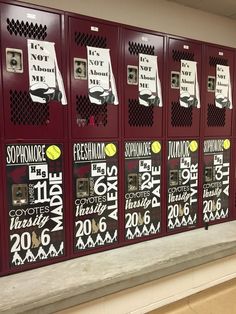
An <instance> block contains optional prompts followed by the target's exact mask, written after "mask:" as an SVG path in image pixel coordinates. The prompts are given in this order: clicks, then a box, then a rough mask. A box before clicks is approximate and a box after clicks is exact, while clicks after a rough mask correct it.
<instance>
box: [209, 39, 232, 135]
mask: <svg viewBox="0 0 236 314" xmlns="http://www.w3.org/2000/svg"><path fill="white" fill-rule="evenodd" d="M217 66H218V68H219V70H221V67H220V66H229V71H230V81H231V89H232V90H233V86H234V85H233V83H234V78H233V73H234V51H233V50H232V49H227V48H225V47H220V46H214V45H206V46H205V55H204V69H205V72H204V77H205V80H204V81H205V83H204V87H203V93H204V96H203V112H204V117H205V119H204V135H205V136H230V135H231V134H232V115H233V110H231V109H230V108H229V106H228V105H227V102H225V104H223V103H224V99H223V102H222V103H221V104H218V105H216V102H215V99H216V97H218V96H220V95H221V93H220V92H219V93H218V92H217V91H216V90H215V89H216V69H217ZM218 75H219V76H220V72H219V73H218ZM221 83H223V84H225V81H224V80H223V81H222V82H221ZM227 94H229V93H227ZM231 95H232V93H231ZM228 96H229V95H228Z"/></svg>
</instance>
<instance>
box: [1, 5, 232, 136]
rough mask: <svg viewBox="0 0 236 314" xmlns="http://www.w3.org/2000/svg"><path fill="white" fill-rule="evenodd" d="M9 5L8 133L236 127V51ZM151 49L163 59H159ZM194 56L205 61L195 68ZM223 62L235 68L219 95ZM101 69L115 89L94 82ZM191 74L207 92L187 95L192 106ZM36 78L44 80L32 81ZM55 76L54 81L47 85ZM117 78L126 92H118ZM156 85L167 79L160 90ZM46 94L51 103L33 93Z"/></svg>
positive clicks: (205, 131) (200, 132)
mask: <svg viewBox="0 0 236 314" xmlns="http://www.w3.org/2000/svg"><path fill="white" fill-rule="evenodd" d="M3 2H4V1H3ZM0 6H1V7H0V11H1V55H2V62H1V67H2V71H1V79H2V86H3V89H2V90H1V92H0V93H1V94H2V95H1V99H2V101H1V116H2V117H3V121H4V123H3V124H2V127H1V136H2V138H5V139H15V138H21V139H32V138H37V139H40V138H42V139H45V138H48V136H50V137H51V138H57V139H63V138H65V137H67V136H71V138H73V139H80V140H81V139H85V138H87V137H89V138H115V137H119V136H124V137H125V138H132V137H135V138H148V137H156V136H158V137H161V138H163V137H165V136H168V137H181V136H185V134H188V136H195V137H196V136H213V137H214V136H234V135H235V128H234V126H233V111H234V110H233V101H232V99H231V100H230V98H231V96H230V95H233V94H234V93H235V92H236V91H235V89H234V72H235V62H234V60H235V49H232V48H228V47H221V46H217V45H214V44H208V43H203V42H199V41H195V40H191V39H186V38H177V37H174V36H170V35H165V34H160V33H157V32H152V31H147V30H142V29H137V28H134V27H129V26H123V25H120V24H116V23H110V22H107V21H102V20H98V19H93V18H89V17H83V16H79V15H75V14H70V13H66V14H65V13H63V12H60V11H50V10H47V11H45V9H42V8H38V9H36V8H35V7H34V8H32V7H31V8H29V7H24V6H22V5H11V4H7V3H0ZM64 17H65V18H64ZM29 40H30V41H29ZM42 42H45V43H46V42H47V43H53V45H54V48H55V54H56V59H57V61H56V62H57V64H58V68H59V69H60V70H61V73H62V78H63V81H64V85H65V94H66V97H67V101H68V105H67V106H63V105H61V102H62V101H61V97H62V96H61V89H60V88H59V89H58V88H56V87H58V85H60V84H59V80H60V77H59V76H60V74H59V72H58V71H57V69H58V68H57V67H55V68H54V69H50V68H48V67H46V64H47V63H50V62H49V61H48V59H47V58H48V56H46V55H45V54H40V53H39V52H40V49H41V50H42V49H44V52H45V49H46V48H45V47H47V46H46V45H45V46H44V48H43V47H40V43H42ZM29 45H30V46H31V47H29ZM89 47H90V48H89ZM96 48H97V49H96ZM104 51H105V52H106V55H105V52H104ZM101 53H104V55H103V56H101V55H100V54H101ZM92 54H93V56H94V58H92ZM152 57H157V59H156V61H155V60H154V59H152ZM153 60H154V61H153ZM34 61H35V63H34ZM152 61H153V62H154V63H153V64H152V65H151V66H150V62H152ZM184 61H185V64H184ZM40 62H41V63H40ZM155 62H156V63H155ZM191 62H194V63H191ZM42 64H44V65H45V66H44V67H43V66H42ZM189 64H191V66H192V65H193V64H196V69H195V70H193V69H191V71H193V72H192V73H190V72H191V71H190V69H189ZM40 65H41V66H40ZM184 66H185V67H187V68H185V70H187V71H185V76H183V73H184ZM220 66H222V67H224V69H225V67H226V68H227V69H228V71H229V72H228V75H227V78H226V79H225V78H224V79H223V81H221V82H219V85H218V88H219V87H220V85H223V86H224V87H225V85H227V84H228V85H227V88H224V87H222V88H223V89H224V93H223V94H221V93H220V92H219V95H217V93H216V83H217V78H218V77H219V76H220V74H219V73H220V72H219V73H218V74H217V70H218V71H221V70H222V69H221V68H220ZM40 67H41V72H40V71H39V70H40ZM155 67H157V69H154V68H155ZM105 69H107V73H105V72H104V71H105ZM99 71H100V72H99ZM149 71H150V72H152V74H150V75H151V76H150V75H149V76H148V72H149ZM153 71H154V72H155V71H156V72H155V73H153ZM188 71H190V72H188ZM194 71H195V72H194ZM29 72H30V75H31V77H30V78H29ZM44 72H45V73H44ZM49 72H50V73H49ZM39 73H41V74H39ZM42 73H43V75H42ZM91 73H92V74H91ZM99 73H100V76H101V77H102V76H107V77H109V78H108V80H107V81H106V82H105V83H104V84H105V85H108V86H107V90H106V89H105V88H104V86H100V89H96V88H89V87H91V86H92V87H94V84H95V82H96V81H97V82H98V81H99V80H98V77H99ZM145 73H146V74H145ZM188 73H189V79H191V80H194V84H193V85H192V89H193V90H195V92H196V89H197V88H198V85H199V97H195V96H196V95H191V93H187V95H186V94H182V95H183V97H182V102H185V105H184V106H183V105H181V102H180V93H181V86H180V85H181V78H182V81H184V82H185V83H186V81H187V79H186V78H188ZM193 73H194V75H195V77H194V78H193V75H192V74H193ZM156 74H158V77H156V78H155V79H154V76H155V75H156ZM50 75H51V76H50ZM222 75H223V76H225V72H223V73H222ZM183 77H184V78H183ZM45 78H46V79H45ZM113 78H114V80H113ZM31 80H32V81H34V82H37V83H38V84H35V85H34V86H33V85H31V83H32V82H30V81H31ZM50 80H52V81H53V83H51V84H52V85H53V88H52V86H48V84H49V83H48V82H49V81H50ZM152 80H154V82H152ZM227 80H228V82H226V81H227ZM114 82H115V84H116V92H117V97H114V93H113V94H109V92H110V91H112V90H113V91H114ZM46 83H48V84H46ZM93 83H94V84H93ZM98 84H99V83H98ZM155 84H156V85H158V84H159V86H156V90H155V91H154V90H153V89H155V87H154V85H155ZM36 85H38V87H37V91H36V90H35V88H36V87H35V86H36ZM142 88H143V89H142ZM182 89H183V91H184V89H186V86H183V87H182ZM193 90H192V92H193ZM142 92H143V93H142ZM149 93H150V94H149ZM154 94H155V95H154ZM225 94H227V95H225ZM229 94H230V95H229ZM218 96H219V97H221V98H219V99H218V100H219V101H218V105H216V101H217V97H218ZM227 96H228V98H227ZM37 97H38V98H37ZM40 97H41V99H42V98H43V99H44V103H42V102H40V101H38V102H37V101H35V100H32V99H36V100H37V99H38V100H39V99H40ZM194 97H195V98H196V99H194ZM114 98H117V99H115V100H114ZM93 99H95V103H93ZM142 102H144V104H145V102H146V105H143V104H140V103H142ZM114 103H116V104H114ZM117 103H118V104H117Z"/></svg>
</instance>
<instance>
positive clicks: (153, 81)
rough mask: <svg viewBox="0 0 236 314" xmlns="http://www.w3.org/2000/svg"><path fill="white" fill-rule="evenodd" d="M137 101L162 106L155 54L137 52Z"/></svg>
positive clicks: (147, 104)
mask: <svg viewBox="0 0 236 314" xmlns="http://www.w3.org/2000/svg"><path fill="white" fill-rule="evenodd" d="M139 103H140V105H144V106H147V107H148V106H151V105H153V106H158V107H162V93H161V82H160V79H159V73H158V65H157V56H150V55H146V54H141V53H140V54H139Z"/></svg>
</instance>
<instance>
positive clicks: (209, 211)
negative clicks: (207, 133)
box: [201, 138, 233, 225]
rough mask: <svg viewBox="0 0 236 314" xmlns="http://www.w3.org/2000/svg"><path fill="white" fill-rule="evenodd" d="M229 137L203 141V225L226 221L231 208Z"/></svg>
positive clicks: (230, 214)
mask: <svg viewBox="0 0 236 314" xmlns="http://www.w3.org/2000/svg"><path fill="white" fill-rule="evenodd" d="M232 145H233V141H232V140H231V139H229V138H205V139H204V141H203V150H202V153H203V158H202V161H203V188H202V202H203V203H202V206H201V208H202V219H203V223H204V224H205V225H208V224H213V223H219V222H222V221H226V220H228V219H230V218H231V217H232V209H231V200H232V197H231V178H230V177H231V167H232V166H231V149H232V148H231V147H232Z"/></svg>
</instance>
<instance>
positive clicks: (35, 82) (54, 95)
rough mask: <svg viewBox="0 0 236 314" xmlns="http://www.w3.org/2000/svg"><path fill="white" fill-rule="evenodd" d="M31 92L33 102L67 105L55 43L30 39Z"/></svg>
mask: <svg viewBox="0 0 236 314" xmlns="http://www.w3.org/2000/svg"><path fill="white" fill-rule="evenodd" d="M27 43H28V63H29V85H30V86H29V88H30V90H29V92H30V96H31V99H32V101H33V102H39V103H48V102H49V101H51V100H57V101H60V102H61V103H62V104H63V105H66V104H67V99H66V94H65V89H64V84H63V80H62V76H61V73H60V71H59V68H58V64H57V57H56V51H55V43H52V42H47V41H39V40H31V39H28V41H27Z"/></svg>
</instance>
